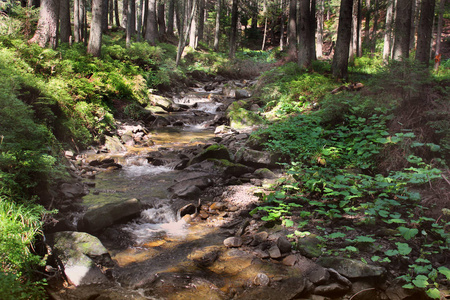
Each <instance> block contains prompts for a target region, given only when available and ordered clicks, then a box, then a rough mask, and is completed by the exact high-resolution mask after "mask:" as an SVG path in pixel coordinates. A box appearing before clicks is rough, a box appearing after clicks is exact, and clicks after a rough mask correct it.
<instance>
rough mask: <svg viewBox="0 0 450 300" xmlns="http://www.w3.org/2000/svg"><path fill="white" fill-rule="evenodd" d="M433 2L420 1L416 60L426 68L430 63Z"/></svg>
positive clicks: (431, 0)
mask: <svg viewBox="0 0 450 300" xmlns="http://www.w3.org/2000/svg"><path fill="white" fill-rule="evenodd" d="M435 4H436V3H435V0H422V5H421V8H420V10H421V13H420V20H419V28H418V31H417V52H416V60H417V61H419V62H421V63H422V64H424V65H426V66H428V64H429V61H430V45H431V35H432V31H433V17H434V6H435Z"/></svg>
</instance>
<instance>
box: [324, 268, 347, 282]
mask: <svg viewBox="0 0 450 300" xmlns="http://www.w3.org/2000/svg"><path fill="white" fill-rule="evenodd" d="M328 272H329V273H330V274H331V276H332V277H334V279H335V280H337V281H338V282H340V283H342V284H343V285H347V286H352V282H351V281H350V280H348V279H347V277H345V276H342V275H341V274H339V272H338V271H336V270H335V269H332V268H328Z"/></svg>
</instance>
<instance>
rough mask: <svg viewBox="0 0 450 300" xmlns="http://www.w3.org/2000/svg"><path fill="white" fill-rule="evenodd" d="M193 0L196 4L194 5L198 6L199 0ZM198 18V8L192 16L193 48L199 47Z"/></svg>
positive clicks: (190, 39) (190, 33) (191, 42)
mask: <svg viewBox="0 0 450 300" xmlns="http://www.w3.org/2000/svg"><path fill="white" fill-rule="evenodd" d="M192 1H193V2H195V4H194V3H193V6H194V5H195V6H196V7H197V6H198V0H192ZM197 20H198V10H197V9H196V10H195V11H194V17H193V18H192V23H191V27H190V30H189V47H191V48H192V49H195V48H197V24H198V22H197Z"/></svg>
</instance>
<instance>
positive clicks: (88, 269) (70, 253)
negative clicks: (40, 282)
mask: <svg viewBox="0 0 450 300" xmlns="http://www.w3.org/2000/svg"><path fill="white" fill-rule="evenodd" d="M48 240H49V242H50V244H51V245H52V246H53V249H54V253H55V255H56V256H57V257H58V259H59V261H60V262H61V264H62V267H63V269H64V274H65V275H66V277H67V279H68V280H69V282H70V283H71V284H73V285H75V286H79V285H89V284H101V283H107V282H109V280H108V278H107V277H106V276H105V275H104V274H103V273H102V271H101V270H100V268H99V267H98V266H97V265H101V266H104V267H112V266H114V263H113V261H112V260H111V257H110V255H109V253H108V251H107V250H106V248H105V247H104V246H103V244H102V243H101V242H100V240H99V239H98V238H96V237H95V236H92V235H90V234H87V233H84V232H76V231H64V232H57V233H55V234H52V235H49V236H48Z"/></svg>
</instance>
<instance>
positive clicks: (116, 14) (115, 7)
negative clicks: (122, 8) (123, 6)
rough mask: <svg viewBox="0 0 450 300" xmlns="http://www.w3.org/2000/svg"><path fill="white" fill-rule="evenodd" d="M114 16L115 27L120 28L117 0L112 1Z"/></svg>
mask: <svg viewBox="0 0 450 300" xmlns="http://www.w3.org/2000/svg"><path fill="white" fill-rule="evenodd" d="M114 16H115V18H116V26H117V27H120V18H119V1H118V0H114Z"/></svg>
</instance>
